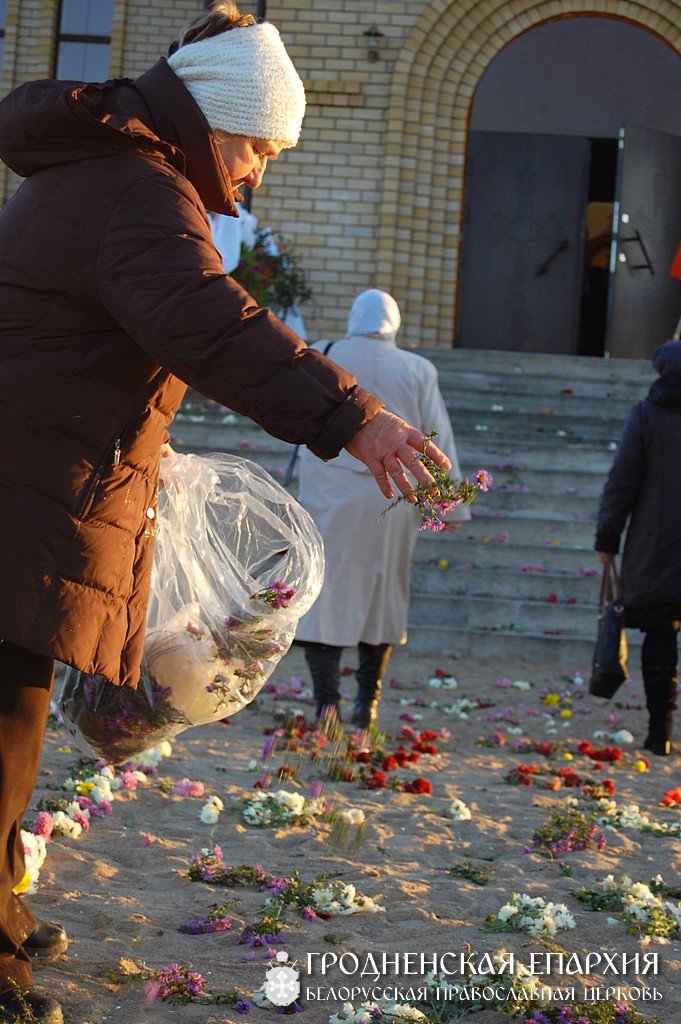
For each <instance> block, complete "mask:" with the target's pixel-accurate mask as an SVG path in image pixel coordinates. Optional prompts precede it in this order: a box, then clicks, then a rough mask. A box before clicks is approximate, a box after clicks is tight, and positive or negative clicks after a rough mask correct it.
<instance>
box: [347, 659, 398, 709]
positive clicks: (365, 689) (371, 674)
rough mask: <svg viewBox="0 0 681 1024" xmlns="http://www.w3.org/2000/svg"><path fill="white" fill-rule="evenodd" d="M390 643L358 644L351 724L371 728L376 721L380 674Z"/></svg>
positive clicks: (380, 682) (382, 672)
mask: <svg viewBox="0 0 681 1024" xmlns="http://www.w3.org/2000/svg"><path fill="white" fill-rule="evenodd" d="M392 652H393V645H392V644H365V643H360V644H359V668H358V669H357V672H356V679H357V697H356V699H355V709H354V712H353V715H352V724H353V725H357V726H359V728H360V729H371V728H373V727H375V726H376V723H377V721H378V702H379V700H380V698H381V686H382V676H383V674H384V672H385V670H386V669H387V667H388V662H389V661H390V655H391V654H392Z"/></svg>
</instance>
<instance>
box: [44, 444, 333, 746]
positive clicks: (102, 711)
mask: <svg viewBox="0 0 681 1024" xmlns="http://www.w3.org/2000/svg"><path fill="white" fill-rule="evenodd" d="M161 482H162V486H161V488H160V490H159V502H158V513H157V517H156V524H157V525H156V547H155V552H154V569H153V574H152V582H151V594H150V600H149V605H148V612H147V633H146V639H145V645H144V659H143V662H142V677H141V680H140V685H139V687H138V689H137V690H136V691H133V690H130V689H129V688H126V687H118V686H113V685H112V684H111V683H109V682H108V681H107V680H105V679H103V678H102V677H99V676H88V675H85V674H84V673H81V672H77V671H76V670H74V669H69V670H68V671H67V674H66V679H65V682H64V688H63V690H62V695H61V698H60V702H59V707H60V710H61V713H62V715H63V717H64V719H65V722H66V724H67V726H68V727H69V730H70V732H71V733H72V735H73V736H74V739H75V740H76V741H77V742H78V743H79V745H80V746H82V747H83V748H84V749H86V750H88V751H89V752H94V753H96V754H97V756H100V757H104V758H105V759H106V760H112V761H121V760H124V759H125V758H129V757H132V756H133V755H134V754H136V753H139V752H141V751H142V750H144V749H146V748H148V747H150V746H153V745H154V744H156V743H158V742H159V741H160V740H162V739H169V738H170V737H171V736H173V735H175V734H177V733H178V732H180V731H182V730H183V729H186V728H188V727H189V726H193V725H203V724H205V723H207V722H215V721H219V720H220V719H223V718H226V717H228V716H230V715H233V714H235V712H237V711H239V710H240V709H241V708H243V707H244V706H245V705H246V704H248V703H250V701H252V700H253V698H254V697H255V696H256V694H257V693H258V691H259V690H260V689H261V687H262V686H263V684H264V683H265V681H266V680H267V678H268V677H269V676H270V675H271V673H272V672H273V670H274V668H275V667H276V665H277V663H278V662H279V660H280V659H281V658H282V657H283V655H284V654H285V653H286V651H287V650H288V649H289V647H290V645H291V642H292V640H293V637H294V635H295V630H296V626H297V623H298V619H299V618H300V617H301V616H302V615H304V614H305V612H306V611H307V610H308V609H309V608H310V607H311V605H312V604H313V602H314V600H315V599H316V597H317V595H318V593H319V591H320V589H321V585H322V581H323V576H324V556H323V546H322V540H321V537H320V535H319V532H318V530H317V528H316V526H315V524H314V522H313V521H312V519H311V517H310V515H309V514H308V513H307V512H306V511H305V509H303V508H302V507H301V506H300V505H299V504H298V503H297V502H296V501H295V499H294V498H292V497H291V495H290V494H289V493H288V492H287V491H285V490H284V488H283V487H281V485H280V484H278V483H276V481H274V480H273V479H272V478H271V477H270V476H269V474H267V473H266V472H265V470H263V469H262V468H261V467H260V466H257V465H256V464H255V463H252V462H249V461H247V460H246V459H241V458H238V457H236V456H231V455H223V454H212V455H206V456H198V455H179V454H177V453H175V454H173V455H171V456H170V457H168V458H165V459H163V460H162V465H161Z"/></svg>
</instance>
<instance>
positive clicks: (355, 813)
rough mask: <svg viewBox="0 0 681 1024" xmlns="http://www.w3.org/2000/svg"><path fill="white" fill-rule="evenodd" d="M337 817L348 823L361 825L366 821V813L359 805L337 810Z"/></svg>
mask: <svg viewBox="0 0 681 1024" xmlns="http://www.w3.org/2000/svg"><path fill="white" fill-rule="evenodd" d="M338 817H339V819H340V820H341V821H346V822H347V823H348V825H363V824H364V822H365V821H366V815H365V813H364V811H363V810H361V808H359V807H348V808H347V809H346V810H343V811H339V812H338Z"/></svg>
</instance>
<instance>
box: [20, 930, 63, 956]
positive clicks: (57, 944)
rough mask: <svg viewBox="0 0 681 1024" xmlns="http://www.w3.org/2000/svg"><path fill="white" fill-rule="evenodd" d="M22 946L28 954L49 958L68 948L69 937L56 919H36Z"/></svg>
mask: <svg viewBox="0 0 681 1024" xmlns="http://www.w3.org/2000/svg"><path fill="white" fill-rule="evenodd" d="M22 946H23V947H24V949H25V950H26V952H27V953H28V954H29V955H30V956H34V957H37V958H39V959H41V960H51V959H52V958H53V957H55V956H59V955H60V954H61V953H65V952H66V950H67V949H68V948H69V937H68V935H67V934H66V932H65V931H64V929H63V928H62V926H61V925H60V924H57V922H56V921H36V926H35V928H34V929H33V931H32V932H31V934H30V935H29V936H28V937H27V938H26V939H24V941H23V943H22Z"/></svg>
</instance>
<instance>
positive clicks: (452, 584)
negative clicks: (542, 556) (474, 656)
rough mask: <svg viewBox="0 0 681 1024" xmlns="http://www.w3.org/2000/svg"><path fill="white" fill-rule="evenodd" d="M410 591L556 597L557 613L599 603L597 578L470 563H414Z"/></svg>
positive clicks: (437, 594)
mask: <svg viewBox="0 0 681 1024" xmlns="http://www.w3.org/2000/svg"><path fill="white" fill-rule="evenodd" d="M411 585H412V591H413V592H414V593H418V594H428V595H430V596H432V597H465V598H468V597H494V598H499V597H501V598H505V599H509V600H510V599H518V600H532V601H538V602H542V601H544V602H546V603H547V604H549V603H550V602H549V598H551V599H554V598H555V602H556V604H555V606H554V605H553V604H551V610H552V613H553V608H554V607H555V608H556V611H558V612H560V609H561V608H562V606H564V605H568V607H571V606H572V605H574V604H578V605H586V606H588V607H589V608H590V610H591V611H592V612H593V611H594V609H595V607H596V605H597V603H598V591H599V586H600V578H599V577H595V578H583V577H579V576H575V575H574V574H570V575H567V574H566V573H554V572H547V573H543V574H541V575H537V574H534V573H523V572H520V571H518V570H512V569H488V568H483V567H481V566H477V565H476V566H472V567H469V568H466V569H461V568H457V567H455V566H448V567H447V568H446V569H440V568H438V567H437V566H432V565H424V564H423V563H414V564H413V565H412V571H411Z"/></svg>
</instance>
